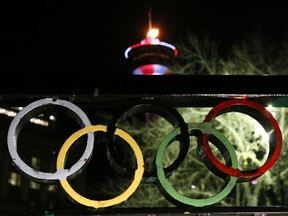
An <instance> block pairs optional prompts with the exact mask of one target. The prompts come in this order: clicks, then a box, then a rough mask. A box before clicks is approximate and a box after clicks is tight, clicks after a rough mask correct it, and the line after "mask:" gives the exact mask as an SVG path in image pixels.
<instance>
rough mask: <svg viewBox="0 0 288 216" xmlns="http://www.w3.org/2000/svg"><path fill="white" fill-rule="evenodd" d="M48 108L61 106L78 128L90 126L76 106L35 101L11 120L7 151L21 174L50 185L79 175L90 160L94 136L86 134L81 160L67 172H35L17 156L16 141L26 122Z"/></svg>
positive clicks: (42, 100)
mask: <svg viewBox="0 0 288 216" xmlns="http://www.w3.org/2000/svg"><path fill="white" fill-rule="evenodd" d="M48 106H61V107H64V108H66V109H67V111H68V113H69V114H70V116H71V117H73V118H74V119H75V120H76V122H78V123H79V124H80V126H88V125H91V123H90V120H89V119H88V117H87V116H86V114H85V113H84V112H83V111H82V110H81V109H80V108H79V107H77V106H76V105H74V104H73V103H70V102H68V101H65V100H60V99H58V100H53V99H51V98H46V99H41V100H37V101H35V102H33V103H31V104H29V105H27V106H25V107H24V108H23V109H22V110H20V111H19V112H18V114H17V115H16V116H15V118H14V119H13V120H12V122H11V124H10V127H9V130H8V137H7V144H8V150H9V152H10V155H11V157H12V160H13V162H14V163H15V164H16V166H17V168H19V170H20V171H21V172H23V173H24V174H25V175H27V176H28V177H31V178H32V179H33V180H35V181H38V182H41V183H51V182H55V181H56V180H58V179H61V178H66V177H68V176H70V177H73V176H75V175H76V174H77V173H79V172H80V171H81V170H82V169H83V167H84V165H85V164H86V163H87V161H89V160H90V158H91V155H92V152H93V145H94V135H93V134H92V133H89V134H88V138H87V145H86V148H85V150H84V153H83V155H82V156H81V158H80V159H79V160H78V161H77V162H76V163H75V164H74V165H73V166H72V167H71V168H70V169H69V170H64V169H63V170H58V171H56V172H55V173H48V172H41V171H39V170H35V169H34V168H31V167H30V166H28V165H27V164H26V163H25V162H24V161H23V160H22V159H21V158H20V156H19V154H18V152H17V139H18V135H19V132H20V130H21V128H22V127H23V125H24V123H25V122H26V121H27V120H30V118H31V117H34V116H35V115H37V114H39V113H40V112H41V111H44V110H45V108H47V107H48Z"/></svg>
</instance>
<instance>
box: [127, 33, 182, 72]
mask: <svg viewBox="0 0 288 216" xmlns="http://www.w3.org/2000/svg"><path fill="white" fill-rule="evenodd" d="M158 34H159V30H158V29H157V28H149V31H148V33H147V35H146V38H145V39H143V40H142V41H141V42H140V43H137V44H134V45H132V46H130V47H129V48H127V49H126V51H125V53H124V55H125V58H126V59H129V60H130V61H131V66H132V73H133V75H169V74H171V71H170V69H169V68H168V67H167V61H169V60H170V59H171V58H173V57H174V56H177V55H178V50H177V49H176V47H174V46H173V45H171V44H169V43H165V42H162V41H160V40H159V39H158V38H157V36H158Z"/></svg>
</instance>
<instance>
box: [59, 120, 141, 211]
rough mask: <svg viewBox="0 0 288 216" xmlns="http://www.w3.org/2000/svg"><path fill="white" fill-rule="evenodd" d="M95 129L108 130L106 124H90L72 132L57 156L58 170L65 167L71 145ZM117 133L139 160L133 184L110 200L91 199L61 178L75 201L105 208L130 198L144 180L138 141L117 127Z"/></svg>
mask: <svg viewBox="0 0 288 216" xmlns="http://www.w3.org/2000/svg"><path fill="white" fill-rule="evenodd" d="M95 131H103V132H106V131H107V129H106V126H103V125H96V126H93V125H90V126H87V127H85V128H82V129H80V130H78V131H76V132H75V133H74V134H72V135H71V136H70V137H69V138H68V139H67V140H66V141H65V143H64V144H63V146H62V148H61V149H60V152H59V154H58V158H57V170H58V171H60V170H62V169H63V168H64V165H65V159H66V158H65V156H66V153H67V151H68V150H69V148H70V147H71V145H72V144H73V143H74V142H75V141H76V140H77V139H78V138H79V137H81V136H82V135H83V134H86V133H90V132H95ZM115 134H116V135H118V136H120V137H121V138H122V139H124V140H125V141H126V142H127V143H128V144H129V145H130V147H131V148H132V149H133V151H134V153H135V157H136V160H137V168H136V170H135V174H134V179H133V181H132V183H131V185H130V186H129V187H128V189H127V190H126V191H124V192H123V193H122V194H120V195H118V196H116V197H115V198H112V199H108V200H102V201H99V200H91V199H88V198H86V197H83V196H82V195H80V194H78V193H77V192H76V191H75V190H73V188H72V187H71V186H70V185H69V183H68V181H67V180H66V178H65V179H60V183H61V185H62V187H63V189H64V190H65V191H66V193H67V194H68V195H69V196H70V197H72V198H73V199H74V200H75V201H77V202H78V203H80V204H83V205H85V206H89V207H93V208H104V207H108V206H113V205H116V204H119V203H122V202H124V201H125V200H126V199H128V198H129V197H130V196H131V195H132V194H133V193H134V192H135V190H136V189H137V187H138V185H139V184H140V182H141V180H142V176H143V173H144V160H143V156H142V152H141V150H140V148H139V146H138V144H137V143H136V141H135V140H134V139H133V138H132V137H131V136H130V135H129V134H127V133H126V132H125V131H123V130H121V129H119V128H117V129H116V131H115Z"/></svg>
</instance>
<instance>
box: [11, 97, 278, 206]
mask: <svg viewBox="0 0 288 216" xmlns="http://www.w3.org/2000/svg"><path fill="white" fill-rule="evenodd" d="M53 106H59V107H63V108H64V109H65V110H67V114H68V115H69V116H70V117H72V118H73V119H74V120H75V121H76V122H77V123H78V124H79V125H80V126H81V129H79V130H78V131H76V132H74V133H73V134H72V135H71V136H70V137H69V138H68V139H67V140H66V141H65V142H64V144H63V145H62V147H61V149H60V151H59V153H58V157H57V161H56V171H55V172H54V173H49V172H41V171H39V170H35V169H33V168H31V167H30V166H28V165H27V164H26V163H25V162H24V161H23V160H22V159H21V158H20V156H19V155H18V152H17V140H18V135H19V133H20V132H21V129H22V127H23V125H24V124H25V122H26V121H28V120H29V118H31V117H34V116H35V115H37V114H40V113H41V112H42V111H45V110H46V109H47V108H52V107H53ZM232 111H235V112H240V113H243V114H247V115H249V116H251V117H252V118H254V119H255V120H257V121H258V122H259V123H260V124H261V125H262V126H263V127H264V129H265V130H266V132H267V133H269V135H270V140H269V153H268V157H267V159H266V162H265V163H264V164H263V165H262V166H260V167H258V168H257V169H254V170H248V171H242V170H240V169H239V168H238V160H237V155H236V152H235V149H234V148H233V146H232V144H231V143H230V141H229V140H227V138H226V137H225V136H224V135H223V134H222V133H221V132H219V131H218V130H216V129H215V128H213V127H212V121H213V120H214V119H215V118H216V117H217V116H219V115H221V114H224V113H227V112H232ZM138 112H152V113H154V114H157V115H160V116H162V117H163V118H165V119H166V120H167V121H168V122H169V123H170V124H171V125H172V126H173V127H174V128H173V130H171V131H170V132H169V133H168V134H166V136H164V138H163V140H162V141H161V142H160V144H159V145H158V149H157V150H156V154H155V157H154V164H153V165H154V167H153V170H152V171H148V170H145V169H144V158H143V154H142V152H141V149H140V146H139V145H138V143H137V142H136V141H135V140H134V138H132V136H131V135H129V134H128V133H127V132H125V131H124V130H123V129H121V128H119V127H118V124H119V122H120V121H121V120H125V119H126V118H127V117H129V116H131V115H133V114H135V113H138ZM97 131H100V132H104V133H106V142H105V144H106V152H107V156H108V159H109V161H110V162H111V164H112V165H113V168H115V169H116V170H117V171H119V172H120V173H121V174H123V175H124V176H125V177H129V179H132V182H131V184H130V186H129V187H128V189H127V190H125V191H124V192H123V193H122V194H120V195H118V196H116V197H114V198H111V199H107V200H92V199H89V198H86V197H83V196H82V195H80V194H78V193H77V192H76V191H75V190H74V189H73V188H72V187H71V186H70V184H69V182H68V180H70V179H71V178H72V177H73V178H74V177H76V176H77V175H78V174H80V172H81V171H82V170H83V169H84V168H85V167H86V166H87V164H88V163H89V161H90V159H91V157H92V154H93V149H94V132H97ZM84 135H87V140H86V143H85V144H86V145H85V150H84V152H83V154H82V156H81V157H80V159H79V160H78V161H77V162H76V163H75V164H74V165H72V166H71V168H69V169H66V168H65V161H66V159H67V152H68V151H69V150H70V149H71V147H72V145H73V144H74V143H75V141H76V140H77V139H79V138H80V137H82V136H84ZM115 135H116V136H118V137H120V138H121V139H122V140H124V141H125V142H127V143H128V144H129V146H130V148H131V149H132V150H133V154H134V155H135V161H136V162H137V166H136V168H132V167H130V166H129V165H128V164H126V163H124V162H123V161H122V160H121V158H120V156H119V152H117V150H116V148H115V147H116V146H115V143H114V140H113V136H115ZM190 136H196V137H197V141H198V142H197V147H198V156H199V157H200V159H201V161H202V162H203V163H204V165H205V166H206V167H207V168H208V169H209V170H210V171H211V172H212V173H213V174H215V175H216V176H219V177H221V178H222V179H223V180H224V181H225V184H224V186H223V187H222V190H221V191H220V192H219V193H218V194H216V195H214V196H212V197H209V198H203V199H193V198H189V197H186V196H184V195H181V194H180V193H178V192H177V191H176V189H174V188H173V187H172V186H171V185H170V184H169V182H168V177H169V176H170V175H172V174H173V173H174V172H175V171H176V169H177V168H178V167H179V166H180V165H181V163H182V162H183V161H184V159H185V158H186V156H187V153H188V150H189V146H190ZM174 140H176V141H179V143H180V150H179V153H178V157H177V158H176V160H174V161H173V163H171V164H170V165H169V166H167V167H163V157H164V153H165V151H166V149H167V147H168V146H169V145H170V144H171V143H172V142H173V141H174ZM209 142H211V143H212V144H214V145H215V147H216V148H218V150H219V151H220V153H221V154H222V156H223V158H224V161H225V163H222V162H221V161H220V160H219V159H218V158H217V157H216V156H215V155H214V154H213V153H212V150H211V148H210V146H209ZM7 144H8V150H9V153H10V156H11V158H12V161H13V162H14V164H15V165H16V167H17V168H18V169H19V171H20V172H22V173H23V174H25V175H26V176H28V177H29V178H32V179H33V180H35V181H37V182H40V183H49V184H51V183H55V182H58V180H59V182H60V184H61V186H62V188H63V189H64V191H65V192H66V193H67V194H68V196H70V197H71V198H72V199H73V200H75V201H77V202H78V203H80V204H82V205H85V206H88V207H93V208H105V207H109V206H113V205H117V204H119V203H122V202H124V201H126V200H127V199H128V198H129V197H130V196H131V195H132V194H133V193H134V192H135V191H136V189H137V188H138V186H139V184H140V183H141V182H145V183H156V185H157V187H158V188H159V190H160V192H161V193H162V195H163V196H164V197H165V198H166V199H167V200H169V201H170V202H171V203H174V204H175V205H176V206H182V205H183V206H197V207H200V206H207V205H211V204H214V203H217V202H219V201H220V200H221V199H223V198H224V197H226V196H227V195H228V194H229V193H230V192H231V190H232V189H233V187H234V186H235V184H236V183H238V182H246V181H251V180H253V179H256V178H258V177H260V176H261V175H263V174H264V173H265V172H266V171H268V170H269V169H270V168H272V167H273V165H274V164H275V163H276V161H277V160H278V158H279V156H280V153H281V149H282V134H281V130H280V128H279V125H278V123H277V121H276V119H275V118H274V117H273V115H272V114H271V113H270V112H269V111H268V110H267V109H265V107H263V106H262V105H260V104H258V103H256V102H253V101H249V100H244V99H239V100H236V99H232V100H226V101H224V102H222V103H219V104H218V105H216V106H215V107H213V108H212V109H211V110H210V112H209V113H208V115H207V116H206V118H205V119H204V121H203V122H202V123H198V124H196V123H186V122H185V121H184V119H183V118H182V116H181V115H180V114H179V113H178V112H177V111H176V109H173V108H171V107H166V106H165V105H163V104H160V103H154V102H153V103H151V101H148V102H147V101H145V100H141V101H139V103H137V102H135V103H133V104H130V105H129V106H128V108H127V107H125V108H124V109H122V110H121V112H119V113H118V114H117V115H114V116H113V118H112V119H111V120H110V121H109V122H108V124H107V126H105V125H102V124H97V125H92V124H91V123H90V120H89V119H88V117H87V116H86V114H85V113H84V112H83V111H82V110H81V109H80V108H79V107H78V106H76V105H75V104H73V103H71V102H68V101H66V100H61V99H55V100H54V99H52V98H46V99H41V100H37V101H35V102H33V103H30V104H28V105H27V106H25V107H24V108H23V109H22V110H21V111H19V113H18V114H17V115H16V116H15V118H14V119H13V120H12V122H11V124H10V126H9V130H8V135H7ZM235 144H237V143H235Z"/></svg>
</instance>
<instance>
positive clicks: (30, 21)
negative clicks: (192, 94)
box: [0, 0, 288, 80]
mask: <svg viewBox="0 0 288 216" xmlns="http://www.w3.org/2000/svg"><path fill="white" fill-rule="evenodd" d="M285 2H287V1H283V0H282V1H281V0H273V1H272V0H270V1H268V0H263V1H260V0H258V1H253V0H252V1H240V0H236V1H234V0H233V1H231V0H226V1H225V0H220V1H216V0H214V1H212V0H210V1H207V0H201V1H193V0H154V1H153V0H150V1H148V0H146V1H144V0H128V1H117V0H116V1H106V0H105V1H104V0H99V1H98V0H95V1H68V0H67V1H64V0H50V1H48V0H37V1H36V0H35V1H2V2H1V3H0V17H1V19H0V25H1V28H0V32H1V35H0V56H1V60H0V71H1V75H2V74H4V73H5V74H9V75H16V77H20V76H25V77H34V78H37V79H38V78H39V80H41V79H43V78H45V77H54V78H55V79H57V77H60V76H69V77H72V76H73V77H74V78H77V77H80V76H88V77H89V78H92V79H93V78H96V77H97V76H100V75H117V74H128V73H129V71H128V65H127V60H126V59H125V58H124V51H125V50H126V48H128V47H129V46H131V45H133V44H135V43H139V42H140V41H141V40H142V39H144V38H145V36H146V32H147V30H148V23H149V22H148V11H149V10H151V12H152V24H153V26H155V27H158V28H159V29H160V35H159V39H160V40H162V41H165V42H168V43H171V44H176V43H177V42H179V41H180V39H183V38H185V36H186V35H187V32H191V33H194V34H198V33H200V32H201V31H203V30H207V31H209V32H210V33H211V35H212V37H215V38H221V39H222V40H224V41H225V40H227V42H228V41H232V40H234V39H237V38H238V39H239V38H241V37H242V36H243V33H245V32H249V31H251V30H253V29H256V27H257V28H258V27H261V28H262V29H263V30H264V32H266V33H267V34H270V35H271V37H272V38H275V40H277V39H278V37H280V36H281V35H282V34H283V32H285V31H286V29H287V23H288V19H287V18H288V15H287V14H288V12H287V11H288V10H287V9H288V7H287V6H286V4H287V3H285Z"/></svg>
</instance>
